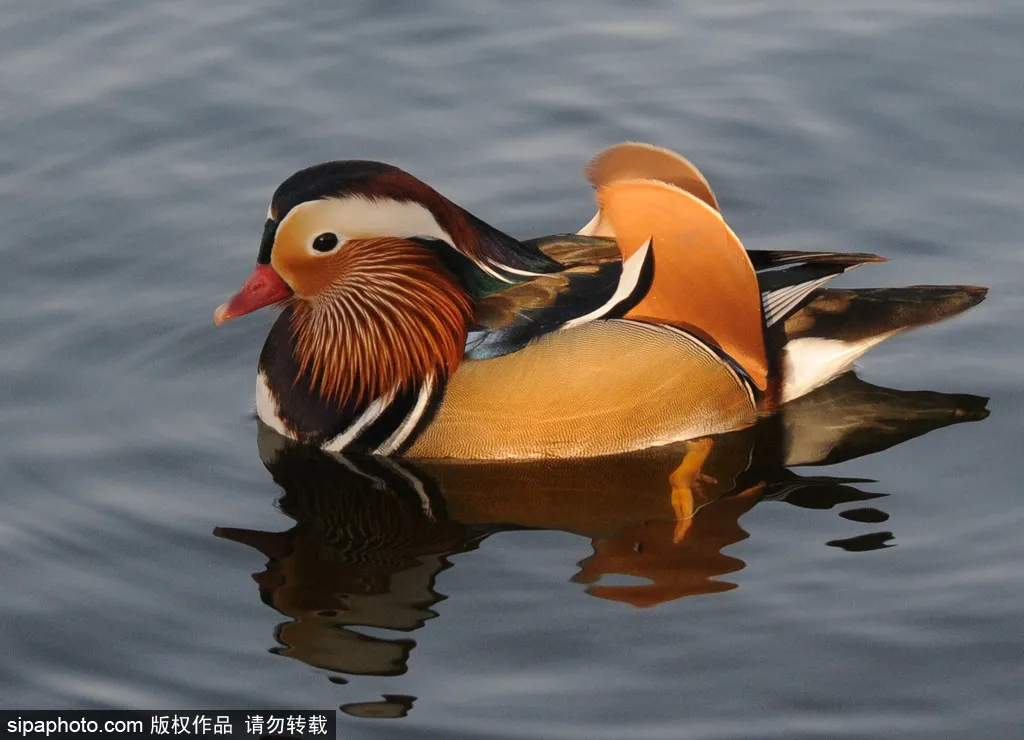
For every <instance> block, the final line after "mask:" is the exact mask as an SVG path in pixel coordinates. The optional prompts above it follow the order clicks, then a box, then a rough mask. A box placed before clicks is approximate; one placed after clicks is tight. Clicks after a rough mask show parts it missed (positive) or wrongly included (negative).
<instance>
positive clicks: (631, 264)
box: [564, 239, 651, 329]
mask: <svg viewBox="0 0 1024 740" xmlns="http://www.w3.org/2000/svg"><path fill="white" fill-rule="evenodd" d="M650 249H651V239H648V240H647V241H645V242H644V243H643V246H641V247H640V249H638V250H636V252H634V253H633V254H632V256H631V257H630V258H629V259H627V260H626V261H625V262H623V263H622V274H621V275H620V276H619V284H618V285H617V286H616V288H615V293H614V295H612V297H611V298H609V299H608V300H607V301H606V302H605V303H604V305H602V306H601V307H600V308H596V309H594V310H593V311H591V312H590V313H588V314H584V315H583V316H577V317H576V318H575V319H573V320H572V321H567V322H566V323H565V326H564V328H566V329H568V328H570V327H573V326H579V325H580V324H586V323H587V322H588V321H593V320H594V319H599V318H601V317H602V316H604V315H605V314H606V313H608V312H609V311H610V310H612V309H613V308H615V306H617V305H618V304H620V303H622V301H624V300H626V298H628V297H629V295H630V293H632V292H633V291H634V290H636V286H637V283H639V282H640V275H641V274H642V273H643V268H644V262H645V261H646V260H647V253H648V252H649V251H650Z"/></svg>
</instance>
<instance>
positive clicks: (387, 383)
mask: <svg viewBox="0 0 1024 740" xmlns="http://www.w3.org/2000/svg"><path fill="white" fill-rule="evenodd" d="M292 259H294V263H292V264H289V261H290V260H292ZM279 263H280V266H279ZM274 266H275V267H276V268H278V269H280V270H281V271H282V273H284V272H287V273H288V274H289V276H291V277H292V279H295V278H296V277H298V276H300V275H301V276H302V277H309V278H310V279H312V276H313V275H314V274H315V275H316V278H315V281H316V283H317V284H318V290H317V292H316V293H315V294H313V295H311V296H309V297H308V298H306V299H305V300H296V301H294V303H293V306H294V313H293V315H292V331H293V332H294V333H295V337H296V358H297V359H298V361H299V365H300V372H299V377H301V376H302V374H303V373H305V372H306V371H307V370H308V371H309V372H310V376H311V377H312V386H313V388H312V389H313V390H314V391H317V392H318V393H319V394H320V396H321V397H322V398H324V399H326V400H331V401H336V402H337V403H338V405H339V406H345V405H347V404H350V403H351V404H355V405H358V404H362V403H368V402H369V401H372V400H373V399H375V398H379V397H383V396H388V395H390V394H393V393H394V392H396V390H399V389H408V388H412V387H414V386H415V385H417V384H420V383H423V382H424V381H425V380H426V379H427V378H428V377H430V376H441V377H444V376H447V375H448V374H449V373H451V372H453V371H454V370H455V368H456V367H458V365H459V363H460V362H461V361H462V351H463V347H464V345H465V342H466V327H467V325H468V323H469V320H470V317H471V316H472V311H473V308H472V303H471V301H470V299H469V296H468V295H467V294H466V293H465V291H464V290H463V289H462V288H461V287H460V285H459V284H458V283H457V282H456V280H455V278H454V277H453V276H452V275H451V274H450V273H449V272H448V270H447V269H446V268H445V267H444V265H442V264H441V261H440V259H438V257H437V255H436V254H434V253H433V252H432V251H430V250H429V249H426V248H424V247H422V246H420V245H418V244H416V243H415V242H411V241H408V240H405V239H395V238H377V239H359V240H349V241H348V242H347V243H345V245H344V246H343V248H341V249H340V250H338V251H337V252H336V253H333V254H330V255H325V256H323V257H308V256H307V257H305V259H299V258H297V256H296V255H295V254H294V253H293V254H291V255H286V250H282V253H281V256H279V255H278V253H277V252H276V251H275V254H274ZM306 273H308V275H307V274H306ZM299 280H300V281H301V277H299Z"/></svg>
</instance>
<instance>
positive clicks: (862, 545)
mask: <svg viewBox="0 0 1024 740" xmlns="http://www.w3.org/2000/svg"><path fill="white" fill-rule="evenodd" d="M4 18H5V22H4V24H3V27H2V28H0V96H2V97H0V99H2V100H3V105H2V106H0V224H2V232H3V238H2V240H0V250H2V260H3V268H4V269H3V270H2V278H0V339H2V349H0V384H2V387H3V389H4V391H5V392H4V401H3V404H2V407H0V414H2V415H3V423H2V424H0V451H2V452H0V470H2V471H3V473H2V475H3V478H2V480H3V485H2V489H0V490H2V493H0V496H2V502H3V509H2V513H0V552H2V557H3V563H4V567H3V569H2V570H3V573H2V575H0V624H2V630H0V639H2V640H3V648H4V654H5V655H6V656H7V660H4V661H2V663H0V686H2V689H0V705H2V706H3V707H6V708H65V707H67V708H87V707H115V708H129V707H130V708H174V707H178V708H210V709H216V708H222V709H223V708H236V707H237V708H243V707H253V708H255V707H262V708H267V707H306V708H324V709H328V708H336V707H339V706H342V705H344V706H345V709H346V712H345V713H342V714H340V715H339V720H340V728H341V729H340V734H341V736H343V737H346V738H349V737H351V738H356V737H394V736H402V737H438V738H440V737H444V738H452V737H466V738H470V737H472V738H476V737H502V738H519V737H542V738H623V737H631V738H632V737H636V738H680V737H687V738H737V737H750V738H766V737H778V738H793V737H851V738H854V737H856V738H861V737H899V738H915V737H920V738H933V737H956V736H970V737H978V738H981V737H986V738H1007V737H1014V736H1016V735H1017V734H1018V733H1019V728H1020V726H1021V723H1022V721H1024V710H1022V709H1021V708H1020V702H1019V699H1020V686H1021V685H1022V682H1024V667H1022V666H1024V627H1022V624H1024V623H1022V620H1021V613H1022V611H1024V595H1022V594H1024V588H1022V587H1024V575H1022V573H1024V570H1022V568H1021V562H1022V560H1024V538H1022V536H1021V534H1020V532H1021V527H1022V525H1024V515H1022V510H1024V509H1022V505H1021V504H1022V491H1021V483H1020V479H1021V475H1022V473H1024V462H1022V457H1021V437H1022V435H1021V422H1020V420H1021V418H1022V415H1024V387H1022V382H1021V378H1022V372H1021V364H1022V361H1024V328H1022V322H1021V316H1022V315H1024V299H1022V297H1021V289H1020V282H1021V278H1022V277H1024V256H1022V255H1024V252H1022V251H1021V248H1020V241H1021V234H1022V233H1024V229H1022V227H1024V218H1022V215H1021V203H1022V202H1024V138H1022V136H1021V121H1022V119H1024V95H1022V90H1024V87H1022V84H1024V83H1022V79H1024V78H1022V76H1021V70H1022V69H1024V44H1022V43H1021V39H1022V38H1024V8H1022V7H1021V6H1020V4H1019V3H1017V2H1010V1H1009V0H1005V1H1003V2H996V1H995V0H990V1H985V0H979V1H978V2H973V3H958V2H944V1H942V0H934V1H927V2H904V3H900V4H893V3H876V2H869V3H863V2H859V3H852V2H833V3H831V4H828V5H827V6H826V5H823V4H820V3H811V2H796V1H793V2H776V3H771V4H765V3H747V2H738V1H730V2H719V3H716V4H714V5H711V4H707V3H696V2H694V3H688V2H667V1H666V2H657V3H648V4H646V5H645V6H644V7H643V8H640V7H638V6H637V5H636V4H634V3H626V2H612V1H611V0H608V1H602V2H591V3H587V4H586V5H585V6H584V5H583V4H567V3H561V4H555V3H544V2H520V3H504V4H491V3H486V4H484V3H476V2H468V1H462V2H459V1H458V0H443V1H442V0H438V1H436V2H417V3H412V2H405V3H390V4H386V5H384V4H380V3H370V2H353V3H347V4H341V5H339V4H337V3H326V2H317V3H313V2H311V3H302V4H287V3H285V4H282V3H270V2H261V1H259V0H257V1H256V2H250V3H244V4H235V5H229V4H222V5H221V6H219V7H216V6H212V5H211V4H209V3H205V2H199V1H198V0H183V1H182V2H176V3H162V4H156V5H152V4H140V3H135V2H128V1H127V0H102V1H97V2H91V3H84V4H83V3H80V4H54V3H45V2H40V3H18V4H12V5H10V7H8V8H7V10H6V13H5V15H4ZM624 139H633V140H644V141H650V142H652V143H655V144H659V145H662V146H668V147H672V148H675V149H678V150H680V151H682V152H683V153H684V154H685V155H687V156H688V157H689V158H691V159H692V160H693V161H694V162H696V163H697V164H698V165H699V166H700V167H701V168H702V169H703V170H704V171H705V172H706V173H707V175H708V177H709V179H710V180H711V183H712V185H713V186H714V188H715V191H716V193H717V194H718V196H719V199H720V201H721V203H722V208H723V211H724V213H725V215H726V217H727V219H728V220H729V222H730V223H731V225H732V226H733V227H734V229H735V230H736V232H737V233H738V234H739V235H740V237H741V238H742V239H743V240H744V242H745V243H746V244H747V245H748V246H749V247H751V248H762V249H773V248H775V249H779V248H782V249H790V248H793V249H830V250H839V251H872V252H877V253H879V254H882V255H884V256H887V257H889V258H890V260H891V261H890V262H889V263H888V264H885V265H880V266H870V267H868V268H864V269H863V270H860V271H858V272H857V273H855V274H854V275H851V276H850V277H848V278H844V280H843V284H846V285H903V284H913V283H972V284H979V285H985V286H988V287H989V288H990V289H991V294H990V296H989V298H988V300H987V301H986V302H985V303H983V304H982V305H980V306H979V307H977V308H975V309H973V310H972V311H971V312H969V313H967V314H965V315H963V316H961V317H958V318H957V319H955V320H953V321H951V322H949V323H945V324H942V325H939V326H936V327H930V328H928V329H924V330H921V331H920V332H918V333H914V334H911V335H908V336H904V337H900V338H897V339H894V340H892V342H891V343H887V344H886V345H883V346H882V347H879V348H877V349H875V350H873V351H872V352H871V353H870V354H869V355H868V356H867V357H866V358H865V359H864V360H863V361H862V363H861V365H860V368H859V370H858V373H859V376H860V380H859V381H858V380H857V379H855V378H846V379H844V381H843V385H841V386H840V387H838V388H834V389H831V390H829V389H827V390H826V392H825V393H823V394H821V395H819V396H818V397H817V398H815V399H811V402H809V403H808V404H805V406H804V407H803V409H802V410H798V411H799V413H797V412H794V414H793V416H792V417H791V418H790V419H789V420H788V421H786V423H787V424H789V428H790V431H791V432H793V431H794V430H797V431H801V430H802V433H803V434H804V435H805V437H804V439H808V438H809V439H810V442H807V445H808V449H811V450H812V452H813V454H808V455H805V456H804V458H803V459H802V460H800V459H797V457H798V456H797V454H796V453H797V452H798V451H794V450H792V449H790V450H789V451H788V452H787V451H786V450H779V449H774V450H773V449H768V448H770V447H771V444H768V446H767V447H766V443H765V442H764V441H763V440H762V439H749V438H741V439H737V440H726V441H716V443H715V444H714V445H713V448H712V449H711V452H710V455H711V457H710V458H709V462H708V465H709V466H711V468H707V469H706V470H705V472H707V471H708V470H711V469H712V468H713V471H712V472H711V473H709V475H708V480H703V482H701V483H700V486H698V489H699V490H698V491H697V494H698V495H696V496H695V499H694V500H693V501H691V502H689V503H690V505H691V511H695V512H696V513H695V514H693V515H692V517H691V518H688V519H687V518H684V519H683V520H680V521H677V511H676V510H675V509H673V507H672V505H671V503H672V501H671V493H670V488H669V485H668V477H669V473H670V472H671V471H672V470H673V469H674V467H675V466H676V465H678V464H679V462H680V460H682V459H685V457H686V455H687V454H690V453H691V452H692V450H691V451H689V452H688V451H687V450H680V451H676V454H678V455H679V457H676V458H673V459H671V460H664V459H655V460H641V461H635V460H634V461H626V462H621V463H620V464H618V465H616V466H615V467H614V469H613V470H608V469H603V468H601V467H600V466H598V467H597V468H594V467H593V466H591V467H586V466H584V467H583V468H578V467H577V468H573V467H572V466H569V467H561V468H558V467H557V466H556V468H552V469H544V470H540V471H537V470H526V471H524V470H518V471H517V472H515V473H508V472H507V471H505V472H502V471H499V472H498V473H494V472H493V471H492V472H491V473H480V472H479V471H476V472H474V471H468V472H467V471H465V470H458V469H445V470H420V469H418V470H416V471H415V473H414V474H415V475H416V476H422V479H423V480H426V481H429V482H430V491H431V495H430V497H428V498H429V500H428V501H427V502H426V503H427V504H428V505H427V509H428V511H426V510H424V502H423V501H419V500H414V499H412V498H411V497H410V495H409V493H408V490H405V489H396V490H386V491H383V492H382V491H381V490H380V489H372V487H371V488H370V489H369V490H368V489H367V485H368V484H367V481H368V480H370V478H372V475H371V476H370V478H367V477H365V476H362V477H361V476H359V475H355V476H354V477H353V475H354V474H353V473H352V471H351V470H349V469H347V468H342V467H337V466H336V467H331V466H330V465H327V464H326V462H325V461H323V460H312V461H310V460H304V459H301V458H300V459H298V460H295V459H293V458H274V454H275V453H274V446H273V444H272V440H271V441H268V440H267V439H264V440H262V442H263V444H262V445H258V443H257V427H256V424H255V422H254V421H253V420H252V417H251V415H250V409H251V407H252V393H253V383H254V374H255V365H256V358H257V354H258V352H259V349H260V346H261V344H262V341H263V337H264V336H265V333H266V331H267V329H268V326H269V323H270V321H271V320H272V316H271V315H255V316H253V317H250V318H248V319H246V320H244V321H238V322H232V324H230V325H229V326H227V327H224V328H222V329H219V330H215V329H214V328H213V327H212V325H211V322H210V315H211V311H212V309H213V307H214V306H216V305H217V304H218V303H219V302H221V301H222V300H224V298H225V297H226V296H227V295H229V294H230V293H231V292H233V290H234V289H235V288H236V287H237V286H238V284H239V283H240V281H241V279H242V278H243V277H244V276H245V274H246V273H247V271H248V269H249V266H250V265H251V263H252V260H253V258H254V256H255V253H256V247H257V241H258V238H259V234H260V230H261V226H262V221H263V219H264V215H265V212H266V206H267V202H268V200H269V197H270V194H271V193H272V192H273V190H274V188H275V187H276V186H277V184H278V183H279V182H280V181H281V180H282V179H283V178H284V177H285V176H287V175H288V174H290V173H291V172H292V171H294V170H295V169H297V168H299V167H302V166H305V165H309V164H312V163H315V162H318V161H322V160H327V159H334V158H370V159H382V160H385V161H389V162H393V163H395V164H398V165H400V166H402V167H404V168H406V169H408V170H410V171H412V172H413V173H415V174H417V175H418V176H420V177H421V178H423V179H425V180H427V181H428V182H430V183H431V184H432V185H434V186H435V187H437V188H438V189H439V190H441V191H442V192H444V193H445V194H447V195H448V196H450V197H451V198H452V199H454V200H455V201H456V202H458V203H460V204H461V205H463V206H464V207H466V208H468V209H470V210H471V211H473V212H474V213H476V214H477V215H479V216H480V217H482V218H484V219H486V220H488V221H490V222H492V223H494V224H495V225H497V226H499V227H501V228H503V229H505V230H507V231H509V232H511V233H513V234H516V235H519V236H524V237H525V236H533V235H537V234H541V233H551V232H559V231H566V230H572V229H574V228H577V227H578V226H579V225H581V224H583V223H584V222H586V221H587V220H588V219H589V217H590V215H591V213H592V205H591V200H590V191H589V187H587V186H586V184H585V182H584V181H583V179H582V176H581V173H580V170H581V167H582V166H583V164H584V163H585V162H586V161H587V159H588V158H589V157H590V156H592V155H593V154H594V153H595V152H596V151H598V150H599V149H600V148H602V147H604V146H606V145H608V144H610V143H613V142H616V141H619V140H624ZM879 389H883V390H879ZM884 389H891V390H884ZM892 389H895V390H892ZM918 389H927V390H929V391H932V392H934V394H924V395H906V394H901V393H899V392H898V391H906V390H918ZM935 394H943V395H935ZM975 397H987V398H990V400H989V401H988V403H987V408H988V409H989V410H990V412H991V415H990V416H988V418H983V417H984V416H985V414H984V412H982V411H981V410H980V409H981V408H982V407H983V406H984V404H985V402H984V401H983V400H979V399H978V398H975ZM780 422H781V420H780ZM858 429H859V430H860V431H857V430H858ZM851 430H852V431H851ZM776 432H777V430H776ZM773 434H774V433H773ZM773 434H769V435H768V438H769V440H773V439H777V438H778V437H777V434H775V436H773ZM807 435H810V436H809V437H808V436H807ZM816 435H817V436H816ZM823 439H824V440H825V441H822V440H823ZM903 439H906V440H907V441H903V443H902V444H897V442H900V441H901V440H903ZM837 440H839V441H838V442H837ZM790 442H792V438H791V439H790ZM833 448H834V449H835V450H836V454H835V455H833V456H832V457H828V455H824V456H823V455H822V454H821V453H822V452H823V451H824V452H826V453H827V452H828V450H830V449H833ZM880 448H885V449H881V450H880ZM879 450H880V451H879ZM261 453H262V457H261ZM869 453H873V454H869ZM815 455H817V457H815ZM843 458H849V459H846V460H845V461H844V462H839V463H837V464H834V465H828V466H822V465H814V466H810V467H793V466H792V463H794V462H801V461H803V462H808V461H810V462H817V463H820V462H822V461H832V460H835V459H843ZM275 460H276V462H275ZM265 461H267V463H268V464H267V465H265V464H264V462H265ZM268 467H269V469H268ZM797 475H798V476H802V477H804V478H807V477H810V478H811V479H812V480H811V481H810V482H808V481H807V480H797V479H795V478H794V476H797ZM275 478H276V479H277V482H275ZM826 478H827V480H826ZM417 479H418V480H419V479H420V478H417ZM836 479H841V480H836ZM850 479H860V480H859V481H853V480H850ZM865 479H866V480H865ZM375 490H376V492H377V493H378V494H380V495H378V496H374V495H372V494H373V491H375ZM877 494H886V495H885V496H884V497H877V496H874V495H877ZM684 503H685V502H684ZM215 529H216V535H215V534H214V530H215ZM239 530H248V532H247V533H244V532H239ZM254 533H262V534H254ZM232 540H237V541H232ZM239 542H241V543H243V544H239ZM251 574H256V576H255V579H256V580H255V582H254V580H253V578H252V577H251ZM385 695H386V696H387V697H390V698H382V697H384V696H385ZM410 707H411V708H410ZM400 714H407V716H406V717H405V718H404V719H376V720H372V719H364V718H361V717H357V716H354V715H364V716H365V715H371V716H373V715H375V716H387V715H400Z"/></svg>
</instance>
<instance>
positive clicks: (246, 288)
mask: <svg viewBox="0 0 1024 740" xmlns="http://www.w3.org/2000/svg"><path fill="white" fill-rule="evenodd" d="M291 295H292V289H291V288H289V287H288V283H286V282H285V281H284V280H283V279H282V278H281V276H280V275H278V274H277V272H275V271H274V268H273V267H271V266H270V265H256V269H255V270H253V271H252V275H250V276H249V279H248V280H246V281H245V283H244V284H243V285H242V287H241V288H240V289H239V291H238V292H237V293H235V295H234V296H233V297H232V298H231V300H230V301H228V302H227V303H222V304H221V305H219V306H217V310H216V311H214V312H213V323H214V324H215V325H216V326H220V325H221V324H223V323H224V322H225V321H230V320H231V319H237V318H238V317H239V316H245V315H246V314H247V313H252V312H253V311H255V310H256V309H259V308H263V307H264V306H269V305H271V304H274V303H279V302H281V301H283V300H284V299H285V298H289V297H291Z"/></svg>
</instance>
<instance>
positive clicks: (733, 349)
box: [597, 180, 768, 390]
mask: <svg viewBox="0 0 1024 740" xmlns="http://www.w3.org/2000/svg"><path fill="white" fill-rule="evenodd" d="M597 202H598V206H599V208H600V210H601V215H602V219H603V220H606V221H607V222H608V223H609V224H610V226H611V227H612V228H613V229H614V233H615V236H616V239H617V240H618V243H619V248H620V249H621V250H622V253H623V256H624V257H626V258H628V257H629V256H630V255H632V254H633V253H634V252H636V251H637V250H638V249H639V248H640V247H641V246H642V245H643V244H644V243H645V242H646V241H647V240H648V239H653V242H652V244H653V249H654V281H653V283H652V285H651V289H650V291H649V292H648V294H647V295H646V296H645V297H644V299H643V300H642V301H640V303H639V304H638V305H637V306H636V307H634V308H633V309H632V310H631V311H630V312H629V313H627V314H626V318H631V319H636V320H639V321H648V322H652V323H666V324H672V325H674V326H678V327H681V328H684V329H687V330H689V331H692V332H693V333H694V334H696V335H697V336H699V337H701V338H702V339H705V340H710V341H711V342H713V343H714V344H715V345H717V346H718V347H720V348H721V349H722V350H723V351H724V352H725V353H726V354H728V355H729V356H730V357H731V358H733V359H734V360H735V361H736V362H737V363H739V364H740V366H741V367H742V368H743V369H744V370H745V371H746V372H747V374H748V375H749V376H750V378H751V379H752V380H753V381H754V383H755V384H756V385H757V387H758V388H760V389H761V390H764V389H765V388H766V387H767V378H768V363H767V358H766V352H765V343H764V329H763V324H762V320H761V293H760V290H759V289H758V285H757V277H756V275H755V274H754V268H753V266H752V265H751V264H750V259H749V258H748V257H747V253H746V251H745V250H744V249H743V245H742V244H741V243H740V240H739V239H738V238H737V237H736V235H735V234H734V233H733V232H732V229H730V228H729V227H728V225H726V223H725V221H723V220H722V217H721V216H720V215H719V213H718V212H717V211H715V210H714V209H713V208H711V207H710V206H709V205H707V204H706V203H704V202H703V201H701V200H700V199H699V198H697V197H695V196H693V195H691V194H690V193H688V192H685V191H683V190H681V189H679V188H677V187H674V186H672V185H669V184H667V183H664V182H658V181H654V180H620V181H617V182H612V183H610V184H608V185H605V186H603V187H601V188H600V189H599V190H598V191H597Z"/></svg>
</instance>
